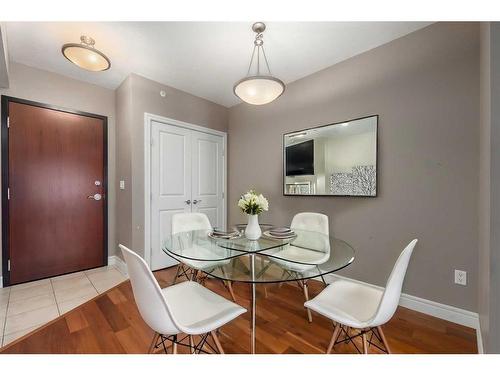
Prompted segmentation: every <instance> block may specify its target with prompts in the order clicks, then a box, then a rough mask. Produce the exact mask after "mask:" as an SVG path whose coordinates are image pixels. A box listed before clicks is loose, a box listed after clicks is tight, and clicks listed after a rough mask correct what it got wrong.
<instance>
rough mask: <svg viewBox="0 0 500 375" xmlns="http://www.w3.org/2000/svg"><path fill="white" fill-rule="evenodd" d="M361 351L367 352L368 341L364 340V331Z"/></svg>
mask: <svg viewBox="0 0 500 375" xmlns="http://www.w3.org/2000/svg"><path fill="white" fill-rule="evenodd" d="M363 353H364V354H368V342H367V341H366V333H365V332H363Z"/></svg>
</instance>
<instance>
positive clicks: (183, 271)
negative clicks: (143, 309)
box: [172, 212, 236, 302]
mask: <svg viewBox="0 0 500 375" xmlns="http://www.w3.org/2000/svg"><path fill="white" fill-rule="evenodd" d="M198 230H200V231H206V232H207V234H208V233H209V232H210V231H212V225H211V224H210V220H209V219H208V217H207V215H205V214H204V213H200V212H187V213H178V214H175V215H173V216H172V235H174V234H177V233H181V232H191V231H198ZM179 241H182V238H179ZM180 246H193V245H191V244H189V243H186V244H180ZM195 246H196V245H195ZM199 250H200V251H203V249H199ZM177 260H179V264H178V265H177V271H176V273H175V276H174V281H173V283H172V285H173V284H175V283H176V281H177V278H178V277H179V276H181V275H183V276H185V277H186V278H187V279H188V280H197V279H198V276H199V274H200V273H202V272H204V271H211V270H213V269H215V268H217V267H222V266H224V265H225V264H228V263H229V260H219V261H209V260H206V261H205V260H203V261H201V260H192V259H187V258H182V259H177ZM202 280H204V279H202ZM221 282H222V283H223V284H224V286H225V287H226V288H227V290H228V291H229V294H231V298H232V299H233V301H234V302H236V296H235V295H234V291H233V286H232V283H231V281H229V280H221Z"/></svg>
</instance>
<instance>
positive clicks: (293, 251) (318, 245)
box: [270, 212, 330, 322]
mask: <svg viewBox="0 0 500 375" xmlns="http://www.w3.org/2000/svg"><path fill="white" fill-rule="evenodd" d="M290 228H291V229H296V230H303V231H305V232H303V233H297V234H298V236H297V238H296V239H294V240H293V243H294V244H295V245H296V246H294V245H289V246H284V247H283V248H282V249H281V250H280V251H279V252H278V253H276V254H274V255H275V256H274V257H272V258H270V259H271V260H272V261H273V262H274V263H276V264H278V265H279V266H281V267H282V268H284V269H285V271H289V272H295V273H298V274H304V273H306V272H307V271H308V270H310V269H311V268H314V267H316V264H317V265H319V264H321V263H323V262H324V261H326V260H327V259H328V257H329V255H330V241H329V237H328V236H329V230H328V216H326V215H324V214H319V213H316V212H300V213H298V214H296V215H295V216H294V217H293V219H292V223H291V224H290ZM317 233H321V234H323V236H320V237H318V236H317V235H315V234H317ZM295 262H301V263H313V264H300V263H295ZM298 284H299V286H300V287H301V288H302V289H303V292H304V298H305V300H306V301H308V300H309V291H308V286H307V280H302V281H299V282H298ZM306 311H307V320H308V321H309V322H312V315H311V311H310V310H309V309H308V308H307V307H306Z"/></svg>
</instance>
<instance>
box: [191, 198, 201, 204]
mask: <svg viewBox="0 0 500 375" xmlns="http://www.w3.org/2000/svg"><path fill="white" fill-rule="evenodd" d="M200 202H201V199H199V200H198V199H195V200H194V201H193V204H196V203H200Z"/></svg>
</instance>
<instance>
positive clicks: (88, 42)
mask: <svg viewBox="0 0 500 375" xmlns="http://www.w3.org/2000/svg"><path fill="white" fill-rule="evenodd" d="M80 41H81V43H80V44H78V43H67V44H65V45H63V46H62V49H61V52H62V54H63V55H64V57H66V58H67V59H68V60H69V61H71V62H72V63H73V64H75V65H76V66H78V67H80V68H82V69H85V70H90V71H92V72H101V71H103V70H108V69H109V68H110V67H111V62H110V61H109V59H108V58H107V56H106V55H105V54H104V53H102V52H101V51H99V50H97V49H95V48H94V44H95V40H94V39H92V38H91V37H89V36H86V35H82V36H81V37H80Z"/></svg>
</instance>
